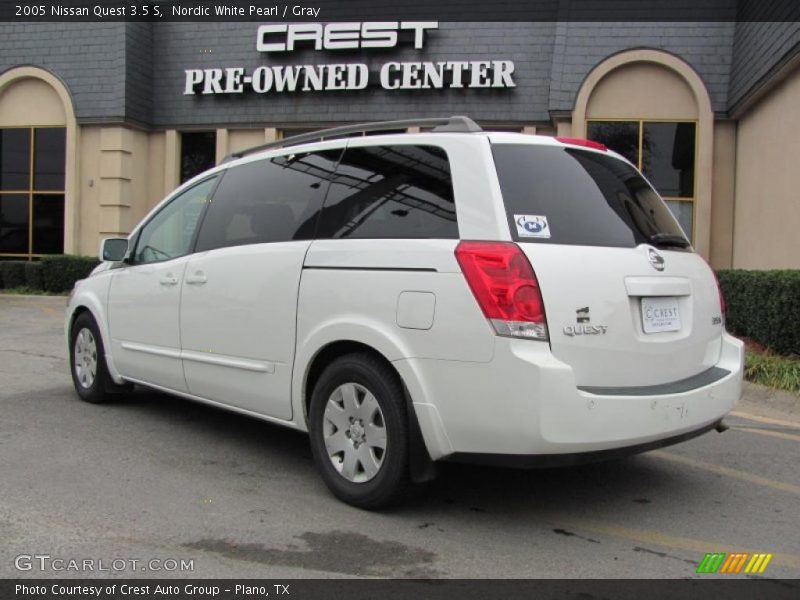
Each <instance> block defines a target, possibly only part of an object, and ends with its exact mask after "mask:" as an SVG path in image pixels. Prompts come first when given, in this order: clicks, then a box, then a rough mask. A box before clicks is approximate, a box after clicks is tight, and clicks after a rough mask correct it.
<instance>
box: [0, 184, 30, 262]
mask: <svg viewBox="0 0 800 600" xmlns="http://www.w3.org/2000/svg"><path fill="white" fill-rule="evenodd" d="M28 219H29V214H28V196H26V195H24V194H2V195H0V254H27V253H28V224H29V221H28Z"/></svg>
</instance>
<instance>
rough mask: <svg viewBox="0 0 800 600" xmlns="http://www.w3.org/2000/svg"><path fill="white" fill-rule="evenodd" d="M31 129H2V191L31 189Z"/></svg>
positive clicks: (0, 171)
mask: <svg viewBox="0 0 800 600" xmlns="http://www.w3.org/2000/svg"><path fill="white" fill-rule="evenodd" d="M30 152H31V133H30V129H0V190H16V191H19V190H27V189H30V171H31V166H30V165H31V157H30Z"/></svg>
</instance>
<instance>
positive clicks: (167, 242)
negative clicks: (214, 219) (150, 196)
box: [133, 177, 217, 263]
mask: <svg viewBox="0 0 800 600" xmlns="http://www.w3.org/2000/svg"><path fill="white" fill-rule="evenodd" d="M216 181H217V178H216V177H212V178H211V179H206V180H205V181H203V182H201V183H198V184H197V185H195V186H193V187H191V188H189V189H188V190H186V191H184V192H182V193H181V194H180V195H179V196H176V197H175V198H173V199H172V200H171V201H170V202H169V204H167V205H166V206H165V207H164V208H162V209H161V210H160V211H159V212H158V213H156V215H155V216H154V217H153V218H152V219H151V220H150V221H149V222H148V223H147V224H146V225H145V226H144V227H143V228H142V230H141V231H140V233H139V239H138V241H137V243H136V252H135V253H134V257H133V260H134V262H135V263H151V262H158V261H162V260H169V259H171V258H177V257H179V256H184V255H186V254H189V252H191V248H192V238H193V237H194V232H195V230H196V229H197V223H198V221H199V220H200V216H201V215H202V214H203V208H204V207H205V205H206V202H207V201H208V197H209V196H210V195H211V192H212V191H213V190H214V184H215V183H216Z"/></svg>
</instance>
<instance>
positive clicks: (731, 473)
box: [650, 450, 800, 496]
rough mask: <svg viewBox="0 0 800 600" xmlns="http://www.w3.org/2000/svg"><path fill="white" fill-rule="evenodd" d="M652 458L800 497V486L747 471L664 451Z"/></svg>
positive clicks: (653, 453)
mask: <svg viewBox="0 0 800 600" xmlns="http://www.w3.org/2000/svg"><path fill="white" fill-rule="evenodd" d="M650 456H655V457H658V458H661V459H664V460H668V461H670V462H674V463H679V464H682V465H686V466H688V467H692V468H695V469H702V470H704V471H711V472H712V473H717V474H719V475H725V476H726V477H731V478H733V479H740V480H741V481H746V482H747V483H755V484H756V485H762V486H764V487H769V488H772V489H774V490H780V491H781V492H788V493H790V494H795V495H796V496H800V485H794V484H792V483H786V482H784V481H775V480H774V479H767V478H766V477H761V476H760V475H753V474H752V473H747V472H746V471H739V470H738V469H731V468H730V467H723V466H722V465H713V464H711V463H707V462H703V461H701V460H695V459H693V458H688V457H686V456H680V455H678V454H672V453H670V452H664V451H662V450H655V451H653V452H650Z"/></svg>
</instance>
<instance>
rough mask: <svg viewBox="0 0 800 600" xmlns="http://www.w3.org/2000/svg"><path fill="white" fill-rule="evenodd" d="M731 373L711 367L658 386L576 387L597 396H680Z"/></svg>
mask: <svg viewBox="0 0 800 600" xmlns="http://www.w3.org/2000/svg"><path fill="white" fill-rule="evenodd" d="M730 374H731V372H730V371H728V370H727V369H721V368H720V367H711V368H710V369H708V370H707V371H703V372H702V373H698V374H697V375H693V376H692V377H687V378H686V379H681V380H679V381H672V382H670V383H662V384H659V385H640V386H635V387H598V386H578V389H579V390H581V391H582V392H588V393H590V394H597V395H598V396H664V395H667V394H680V393H683V392H690V391H692V390H696V389H697V388H701V387H703V386H706V385H710V384H712V383H714V382H715V381H719V380H720V379H722V378H723V377H726V376H728V375H730Z"/></svg>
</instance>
